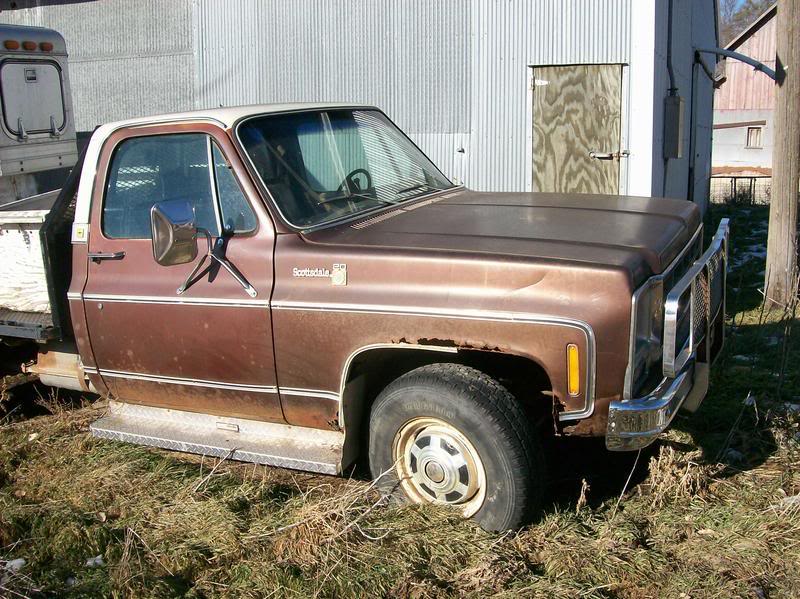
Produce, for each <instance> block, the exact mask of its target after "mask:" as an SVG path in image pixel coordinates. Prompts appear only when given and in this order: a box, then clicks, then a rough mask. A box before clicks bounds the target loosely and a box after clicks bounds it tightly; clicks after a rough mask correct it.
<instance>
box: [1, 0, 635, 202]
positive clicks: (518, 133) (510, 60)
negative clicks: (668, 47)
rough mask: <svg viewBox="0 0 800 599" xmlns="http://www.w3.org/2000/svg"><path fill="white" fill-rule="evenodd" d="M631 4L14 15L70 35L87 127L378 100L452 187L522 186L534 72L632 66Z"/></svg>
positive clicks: (145, 7)
mask: <svg viewBox="0 0 800 599" xmlns="http://www.w3.org/2000/svg"><path fill="white" fill-rule="evenodd" d="M631 2H632V0H564V1H561V0H537V1H536V2H530V1H527V0H470V1H466V0H447V1H442V2H428V1H426V0H409V1H406V2H395V1H392V0H352V1H346V0H334V1H325V0H298V1H296V2H291V3H289V2H280V1H278V0H269V1H262V2H258V1H256V0H229V1H226V2H223V1H221V0H194V1H191V0H181V1H180V2H170V3H163V2H156V1H155V0H148V1H147V2H146V3H143V2H133V1H123V0H99V1H97V2H91V3H76V4H65V5H57V6H46V7H41V8H34V9H27V10H19V11H11V12H7V13H3V16H2V18H3V19H4V20H9V21H11V20H13V21H14V22H23V23H24V22H30V24H37V25H38V24H40V25H46V26H51V27H54V28H56V29H58V30H60V31H62V32H63V33H64V34H65V37H66V38H67V43H68V45H69V49H70V52H71V54H72V58H73V65H74V67H73V73H74V75H73V86H74V89H75V92H76V93H75V98H76V99H75V106H76V115H77V118H76V121H77V122H78V126H79V128H81V129H88V128H90V127H91V126H93V125H94V124H96V123H99V122H102V121H104V120H108V119H110V118H123V117H128V116H133V115H136V114H144V113H147V112H156V111H162V110H164V111H167V110H169V111H171V110H178V109H184V108H189V107H192V105H193V106H194V107H197V108H199V107H205V106H216V105H219V104H225V105H232V104H246V103H252V102H277V101H290V100H303V101H324V100H332V101H352V102H359V103H366V104H375V105H378V106H380V107H381V108H383V109H384V110H385V111H386V112H387V114H389V116H390V117H392V118H393V119H394V120H395V121H396V122H397V123H398V125H400V126H401V127H402V128H403V129H404V130H406V131H407V132H408V133H409V134H410V136H411V137H412V138H413V139H415V140H416V141H417V142H418V143H419V144H420V146H421V147H422V149H423V150H424V151H425V152H426V153H427V154H428V155H429V156H430V157H431V158H432V159H433V160H434V161H435V162H436V163H437V164H439V165H440V166H441V167H442V169H443V170H444V171H445V173H446V174H447V175H449V176H450V177H452V178H454V179H458V180H463V181H465V182H466V183H467V184H468V185H469V186H471V187H474V188H477V189H496V190H522V189H525V184H526V173H527V172H528V170H529V168H530V165H529V164H527V162H526V156H525V154H526V134H527V130H528V128H529V127H530V113H529V107H528V106H527V92H526V81H527V75H528V67H529V66H530V65H547V64H570V63H600V64H602V63H628V62H630V60H631V56H630V12H631ZM109 31H122V32H125V33H124V35H115V36H110V35H108V32H109ZM193 48H194V49H195V50H194V58H193V60H191V59H190V60H189V61H188V63H189V64H187V61H186V60H185V59H184V58H183V56H184V55H188V54H189V53H191V52H192V51H193ZM84 63H86V64H84ZM89 63H96V64H89ZM128 75H132V76H131V77H130V79H127V77H128ZM192 86H194V87H193V88H192ZM98 97H101V98H103V101H102V102H98V101H97V98H98ZM460 148H463V149H464V152H463V153H461V152H458V150H459V149H460Z"/></svg>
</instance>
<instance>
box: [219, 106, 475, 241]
mask: <svg viewBox="0 0 800 599" xmlns="http://www.w3.org/2000/svg"><path fill="white" fill-rule="evenodd" d="M330 110H374V111H375V112H379V113H380V114H382V115H383V116H384V117H385V118H386V120H387V121H389V122H390V123H391V124H392V125H393V126H394V127H395V129H396V130H397V131H399V132H400V134H401V135H402V136H403V137H405V138H406V139H407V140H408V142H409V143H410V144H411V145H412V146H414V147H415V148H416V149H417V151H419V153H420V154H422V155H423V156H424V157H425V159H426V160H427V161H428V162H429V163H430V164H431V166H433V168H434V169H435V170H436V172H438V173H439V174H440V175H441V176H442V178H443V179H444V180H445V181H447V182H448V183H450V187H444V188H442V189H432V190H430V191H428V192H424V193H420V194H417V195H412V196H411V197H408V198H406V199H404V200H398V201H396V202H395V203H394V205H391V206H390V205H388V204H387V205H381V206H375V207H374V208H371V209H366V210H363V211H361V212H354V213H351V214H347V215H344V216H341V217H339V218H335V219H331V220H327V221H324V222H322V223H317V224H315V225H308V226H306V227H300V226H298V225H296V224H294V223H293V222H292V221H290V220H289V219H288V218H287V217H286V215H285V214H284V213H283V212H282V211H281V207H280V205H279V204H278V202H276V201H275V198H274V197H273V196H272V193H271V192H270V190H269V187H267V184H266V183H264V180H263V179H262V178H261V174H260V173H259V172H258V169H257V168H256V165H255V163H254V162H253V159H252V158H251V157H250V154H249V153H248V152H247V150H246V149H245V146H244V144H243V143H242V140H241V137H240V135H239V128H240V127H241V126H242V125H243V124H245V123H246V122H248V121H251V120H253V119H258V118H263V117H269V116H273V115H279V114H314V113H320V112H327V111H330ZM232 129H233V138H234V142H235V144H236V146H237V149H238V150H239V152H240V153H241V154H242V156H243V158H244V159H245V161H246V163H247V165H248V169H249V170H250V171H251V176H252V177H253V178H254V179H255V181H256V182H257V184H258V186H259V187H261V189H262V190H263V191H264V192H265V193H266V197H267V198H269V202H270V204H271V205H272V207H273V208H274V209H275V211H276V212H277V214H278V216H279V217H280V219H281V221H282V223H283V224H284V225H286V226H287V227H288V228H289V229H291V230H292V231H295V232H297V233H311V232H313V231H319V230H322V229H327V228H328V227H334V226H337V225H342V224H346V223H348V222H352V221H356V220H361V219H362V218H364V217H367V216H370V215H372V214H375V213H377V212H380V211H381V210H392V209H397V207H399V206H403V205H405V204H407V203H408V202H411V201H414V200H420V199H423V198H427V197H428V196H431V195H434V194H437V193H441V192H445V191H453V190H455V189H459V188H462V187H463V185H455V184H454V183H453V182H452V181H451V180H450V178H449V177H448V176H447V175H445V174H444V173H443V172H442V171H441V169H440V168H439V167H438V166H437V165H436V163H434V162H433V160H431V159H430V158H429V157H428V155H427V154H426V153H425V152H423V151H422V149H421V148H420V147H419V146H418V145H417V144H416V143H414V140H412V139H411V138H410V137H409V136H408V135H406V133H405V131H403V130H402V129H401V128H400V127H398V126H397V124H396V123H395V122H394V121H393V120H392V119H390V118H389V117H388V115H387V114H386V113H385V112H383V111H382V110H381V109H380V108H378V107H376V106H369V105H362V104H342V105H341V106H324V107H320V108H302V109H299V110H281V111H276V112H259V113H255V114H249V115H247V116H244V117H242V118H240V119H239V120H238V121H236V122H235V123H234V124H233V127H232Z"/></svg>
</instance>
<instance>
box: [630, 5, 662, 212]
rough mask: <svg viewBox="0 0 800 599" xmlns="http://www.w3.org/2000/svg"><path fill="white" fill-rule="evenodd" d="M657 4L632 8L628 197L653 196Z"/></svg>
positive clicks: (633, 6)
mask: <svg viewBox="0 0 800 599" xmlns="http://www.w3.org/2000/svg"><path fill="white" fill-rule="evenodd" d="M656 4H660V3H657V2H653V1H652V0H651V1H647V2H645V1H642V0H640V1H638V2H633V3H632V6H631V51H630V57H631V64H630V70H629V71H630V72H629V74H628V77H629V78H630V81H632V82H635V84H633V85H629V86H628V94H629V96H628V106H629V107H630V111H629V114H630V118H629V119H628V127H627V129H628V131H629V136H628V150H629V151H630V155H629V156H628V158H627V159H626V160H627V161H628V175H627V176H628V194H629V195H636V196H646V197H650V196H651V195H652V192H653V167H654V165H653V143H654V132H653V122H654V121H653V118H654V98H653V94H654V90H655V81H654V77H656V72H655V43H656ZM660 76H661V75H660V73H659V77H660Z"/></svg>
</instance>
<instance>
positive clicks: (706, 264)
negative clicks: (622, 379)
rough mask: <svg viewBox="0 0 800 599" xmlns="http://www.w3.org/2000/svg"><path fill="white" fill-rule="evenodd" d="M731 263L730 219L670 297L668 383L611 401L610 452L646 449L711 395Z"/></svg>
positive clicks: (666, 342)
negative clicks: (683, 318)
mask: <svg viewBox="0 0 800 599" xmlns="http://www.w3.org/2000/svg"><path fill="white" fill-rule="evenodd" d="M727 262H728V220H727V219H724V220H723V221H722V222H721V223H720V225H719V229H717V232H716V234H715V235H714V239H713V240H712V242H711V245H710V246H709V248H708V249H707V250H706V251H705V252H704V253H703V255H702V256H701V257H700V259H699V260H697V262H695V263H694V264H693V265H692V267H691V268H690V269H689V271H688V272H687V273H686V274H685V275H684V276H683V277H682V278H681V279H680V281H678V282H677V283H676V284H675V286H674V287H673V288H672V290H671V291H670V292H669V294H668V295H667V298H666V306H665V327H664V329H665V330H664V379H663V380H662V381H661V383H660V384H659V385H658V387H656V388H655V389H654V390H653V391H652V392H651V393H649V394H648V395H646V396H645V397H639V398H633V399H622V400H616V401H612V402H611V405H610V406H609V409H608V428H607V431H606V447H607V448H608V449H610V450H612V451H626V450H635V449H641V448H642V447H646V446H647V445H649V444H650V443H652V442H653V441H655V440H656V438H657V437H658V436H659V435H660V434H661V433H662V432H663V431H664V430H665V429H666V428H667V427H668V426H669V425H670V423H671V422H672V419H673V418H674V417H675V414H676V413H677V412H678V410H679V409H680V408H681V407H682V406H684V407H687V408H689V409H691V410H692V411H694V410H695V409H696V408H697V407H698V406H699V405H700V402H702V400H703V398H704V397H705V395H706V392H707V391H708V373H709V365H710V364H711V363H712V362H713V361H714V359H715V358H716V357H717V355H719V352H720V350H721V348H722V342H723V339H724V326H723V325H724V319H725V278H726V277H725V274H726V271H727ZM687 293H688V294H690V295H689V305H690V306H691V314H690V316H691V321H690V322H691V332H690V335H689V339H688V340H687V341H686V342H685V344H684V345H683V346H682V347H681V348H678V347H676V343H675V340H676V335H677V329H678V327H677V314H678V306H679V302H680V299H681V296H683V295H685V294H687Z"/></svg>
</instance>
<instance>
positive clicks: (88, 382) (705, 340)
mask: <svg viewBox="0 0 800 599" xmlns="http://www.w3.org/2000/svg"><path fill="white" fill-rule="evenodd" d="M727 235H728V231H727V223H726V222H723V224H722V225H720V228H719V229H718V231H717V232H716V234H715V235H714V237H713V240H712V241H711V243H710V245H709V247H707V248H704V247H703V235H702V225H701V219H700V213H699V211H698V209H697V208H696V207H695V206H694V205H693V204H691V203H689V202H685V201H679V200H669V199H652V198H639V197H620V196H591V195H585V196H579V195H572V196H567V195H553V194H536V193H482V192H481V193H479V192H474V191H470V190H467V189H464V188H463V187H459V186H455V185H453V184H452V183H451V182H450V181H449V180H448V179H447V178H446V177H445V176H444V175H443V174H442V173H441V172H440V171H439V170H438V169H437V168H436V167H435V166H434V165H433V164H432V163H431V162H430V161H429V160H428V159H427V158H426V157H425V156H424V154H423V153H422V152H421V151H420V150H419V149H418V148H417V147H416V146H415V145H414V144H413V143H412V142H411V141H410V140H409V139H408V138H407V137H406V136H405V135H404V134H403V133H402V132H401V131H400V130H399V129H398V128H397V127H396V126H395V125H394V124H393V123H392V122H391V121H390V120H389V119H388V118H387V117H386V116H385V115H384V114H383V113H382V112H381V111H379V110H378V109H375V108H371V107H361V106H349V105H340V104H339V105H320V104H314V105H276V106H249V107H240V108H222V109H216V110H208V111H201V112H192V113H184V114H174V115H164V116H159V117H151V118H146V119H137V120H130V121H124V122H119V123H112V124H108V125H104V126H102V127H100V128H98V129H97V130H96V131H95V133H94V134H93V136H92V138H91V141H90V142H89V145H88V147H87V148H86V150H85V152H84V154H83V156H82V157H81V159H80V160H79V162H78V164H77V165H76V167H75V169H73V171H72V174H71V175H70V179H69V180H68V181H67V183H66V185H65V186H64V188H63V189H62V190H61V192H60V193H58V194H52V195H51V196H46V197H41V196H40V197H37V198H33V199H32V200H31V204H30V205H19V204H15V205H14V206H13V207H11V208H9V209H5V210H4V209H2V208H0V240H3V238H5V241H4V243H6V244H7V245H8V247H9V248H12V249H10V250H7V251H9V252H11V251H12V250H13V249H14V248H16V250H14V251H16V252H17V253H18V255H19V256H20V258H19V260H17V259H16V258H15V259H14V260H9V261H5V262H6V263H5V264H4V266H3V267H2V270H4V271H5V272H0V277H2V278H0V286H2V284H3V283H2V282H3V281H12V280H14V277H15V276H18V277H22V278H24V275H25V273H29V272H30V268H31V267H30V266H26V267H25V268H26V270H25V272H20V273H17V275H15V274H14V272H13V270H14V269H15V268H17V269H19V268H20V266H19V265H20V264H28V265H30V263H31V260H32V261H33V262H36V263H37V264H38V265H39V266H40V267H41V268H40V270H41V276H40V277H39V278H38V279H37V278H36V277H33V279H34V280H33V282H32V283H31V284H30V287H31V288H30V289H27V290H24V291H23V292H20V293H19V295H20V297H19V298H17V299H18V300H19V301H18V304H15V297H14V293H13V289H12V290H11V291H8V290H6V292H4V293H3V294H2V295H0V301H5V303H6V305H5V306H3V307H2V308H0V336H2V337H4V338H7V339H11V338H14V339H16V340H17V341H18V340H19V339H20V338H28V339H32V340H34V341H36V342H37V343H38V348H39V349H38V360H37V361H36V362H35V363H29V364H27V365H26V366H25V369H26V370H27V371H28V372H31V373H35V374H38V376H39V377H40V378H41V380H42V381H43V382H44V383H46V384H51V385H56V386H62V387H71V388H75V389H81V390H84V391H89V392H94V393H98V394H100V395H103V396H106V397H108V398H109V400H110V401H109V409H108V413H107V415H105V416H104V417H103V418H101V419H100V420H99V421H97V422H96V423H95V424H94V425H93V426H92V432H93V434H95V435H97V436H99V437H105V438H109V439H115V440H119V441H128V442H133V443H142V444H146V445H153V446H157V447H164V448H170V449H175V450H179V451H188V452H195V453H202V454H206V455H213V456H218V457H223V458H228V459H234V460H243V461H251V462H257V463H262V464H270V465H275V466H282V467H287V468H296V469H302V470H310V471H316V472H323V473H330V474H338V473H341V472H342V471H343V470H344V469H345V468H347V467H348V466H349V465H351V464H352V463H354V461H355V460H356V459H357V458H358V457H360V456H361V457H365V458H366V459H368V461H369V466H370V469H371V472H372V474H373V476H374V477H379V478H380V483H381V485H382V486H383V487H384V488H385V489H387V490H389V491H393V492H396V493H397V494H398V495H399V496H403V497H406V498H407V499H408V500H410V501H414V502H435V503H438V504H446V505H450V506H453V507H454V508H456V509H458V510H460V511H461V512H463V514H464V515H465V516H468V517H471V516H474V517H475V518H476V519H477V520H478V521H479V522H480V524H481V525H482V526H484V527H485V528H487V529H492V530H500V529H506V528H510V527H515V526H518V525H519V524H521V523H522V522H524V520H525V518H526V516H527V515H528V514H529V513H530V511H531V509H532V508H534V507H535V506H536V504H537V502H538V501H539V500H540V499H541V496H542V489H543V488H544V483H545V481H546V479H547V474H546V469H547V464H546V463H545V460H544V457H543V452H542V449H541V444H542V436H543V435H552V434H556V435H584V436H605V438H606V445H607V447H608V448H609V449H611V450H631V449H638V448H642V447H644V446H646V445H647V444H649V443H651V442H652V441H653V440H654V439H655V438H656V437H657V436H658V435H659V433H661V432H662V431H663V430H664V429H665V428H666V427H667V426H669V424H670V422H671V421H672V419H673V417H674V415H675V413H676V412H677V411H678V409H679V408H682V407H683V408H688V409H690V410H692V409H694V408H696V407H697V406H698V405H699V403H700V401H702V399H703V397H704V395H705V393H706V390H707V387H708V376H709V366H710V364H711V362H712V360H713V358H714V357H715V356H716V355H717V354H718V352H719V350H720V347H721V345H722V342H723V319H724V311H725V270H726V261H727ZM31 239H33V240H34V241H35V243H31ZM25 240H27V241H25ZM4 251H6V250H4ZM26 252H27V254H26ZM31 252H33V254H34V255H33V257H32V258H31V256H30V253H31ZM23 254H24V256H23ZM9 255H11V254H9ZM23 258H25V259H24V260H23ZM37 260H38V262H37ZM29 278H30V277H29ZM0 291H2V290H1V289H0ZM37 293H38V294H39V296H40V297H41V301H40V302H39V303H36V304H35V305H34V306H33V307H28V308H27V309H25V303H26V301H27V300H30V299H31V298H35V297H36V294H37Z"/></svg>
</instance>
